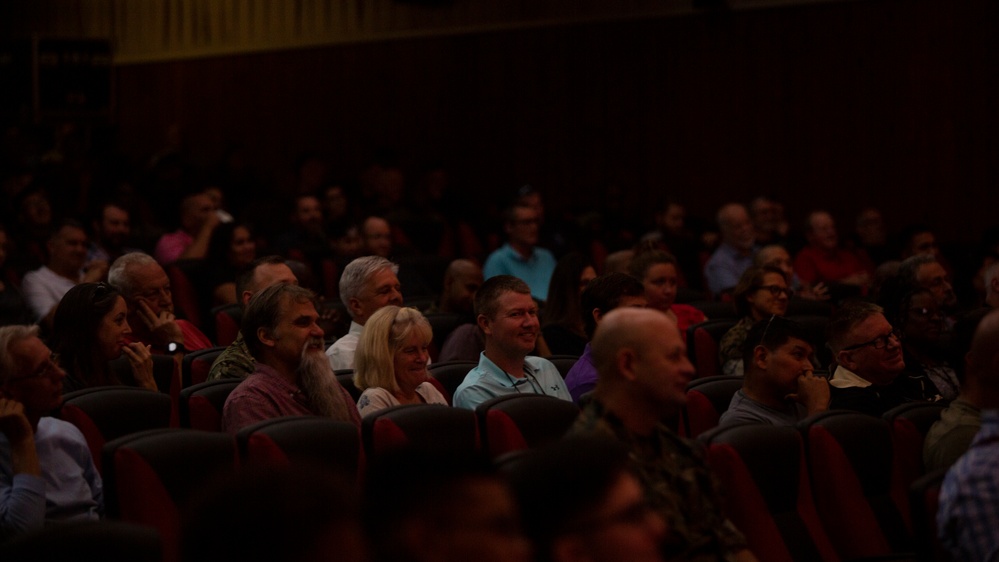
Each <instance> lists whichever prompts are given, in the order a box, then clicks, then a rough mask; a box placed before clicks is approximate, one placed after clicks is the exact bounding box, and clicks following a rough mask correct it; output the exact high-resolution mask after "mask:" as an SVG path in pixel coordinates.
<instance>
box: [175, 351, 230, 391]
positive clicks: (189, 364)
mask: <svg viewBox="0 0 999 562" xmlns="http://www.w3.org/2000/svg"><path fill="white" fill-rule="evenodd" d="M225 350H226V347H223V346H218V347H209V348H208V349H199V350H197V351H192V352H190V353H188V354H187V355H185V356H184V360H183V361H181V364H180V373H181V376H180V380H181V385H182V386H181V388H187V387H189V386H192V385H195V384H201V383H203V382H205V381H206V380H208V373H209V372H210V371H211V370H212V364H213V363H215V360H216V359H218V357H219V355H222V352H223V351H225Z"/></svg>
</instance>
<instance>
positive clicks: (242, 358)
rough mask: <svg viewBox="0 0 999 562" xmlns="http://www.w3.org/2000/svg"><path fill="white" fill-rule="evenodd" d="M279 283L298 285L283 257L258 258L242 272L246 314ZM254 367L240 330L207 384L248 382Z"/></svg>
mask: <svg viewBox="0 0 999 562" xmlns="http://www.w3.org/2000/svg"><path fill="white" fill-rule="evenodd" d="M278 283H288V284H290V285H297V284H298V279H297V278H296V277H295V274H294V273H292V272H291V268H290V267H288V266H287V265H286V264H285V263H284V260H283V259H282V258H281V256H276V255H270V256H264V257H262V258H258V259H256V260H254V261H253V263H251V264H250V265H249V266H247V267H246V268H245V269H243V270H242V271H240V272H239V275H237V276H236V293H237V294H239V302H240V304H241V305H242V307H243V311H244V312H245V311H246V306H247V305H248V304H249V303H250V299H251V298H252V297H253V295H255V294H257V293H258V292H260V291H262V290H263V289H266V288H267V287H270V286H271V285H277V284H278ZM254 363H255V361H254V359H253V356H252V355H250V350H249V349H247V347H246V338H245V337H244V336H243V331H242V330H240V331H239V333H238V334H237V335H236V339H235V340H234V341H233V342H232V343H231V344H229V347H227V348H225V350H224V351H222V353H220V354H219V356H218V357H216V358H215V362H213V363H212V368H211V370H210V371H209V372H208V379H207V380H210V381H212V380H217V379H227V378H239V379H245V378H246V377H248V376H249V375H250V373H252V372H253V364H254Z"/></svg>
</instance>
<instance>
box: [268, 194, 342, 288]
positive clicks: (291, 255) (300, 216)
mask: <svg viewBox="0 0 999 562" xmlns="http://www.w3.org/2000/svg"><path fill="white" fill-rule="evenodd" d="M274 247H275V251H276V253H278V254H280V255H282V256H284V257H285V258H286V259H289V260H295V261H300V262H302V263H304V264H305V265H307V266H308V267H309V270H310V274H311V276H313V278H316V279H318V276H319V272H321V271H322V267H321V263H322V260H323V259H324V258H327V257H329V254H330V248H331V246H330V243H329V240H328V239H327V238H326V232H325V231H324V230H323V211H322V206H321V205H320V204H319V199H317V198H316V196H314V195H311V194H309V193H300V194H298V195H296V196H295V198H294V201H293V204H292V208H291V229H290V230H288V231H287V232H284V233H283V234H280V235H279V236H278V237H277V239H276V240H275V241H274ZM299 281H303V280H302V279H301V278H300V279H299Z"/></svg>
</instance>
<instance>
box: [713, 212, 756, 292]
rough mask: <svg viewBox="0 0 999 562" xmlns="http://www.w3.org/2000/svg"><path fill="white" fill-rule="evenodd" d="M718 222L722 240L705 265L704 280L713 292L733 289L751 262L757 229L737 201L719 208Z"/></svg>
mask: <svg viewBox="0 0 999 562" xmlns="http://www.w3.org/2000/svg"><path fill="white" fill-rule="evenodd" d="M717 221H718V229H719V230H720V231H721V236H722V243H721V245H720V246H718V249H717V250H715V253H713V254H711V258H710V259H708V262H707V263H706V264H704V279H706V280H707V282H708V289H711V292H712V293H714V294H715V295H719V294H722V293H725V292H728V291H731V290H732V289H733V288H735V285H736V283H738V282H739V278H740V277H742V274H743V272H745V271H746V270H747V269H749V266H751V265H753V254H755V253H756V250H757V246H756V231H755V230H754V229H753V221H751V220H750V219H749V212H748V211H746V208H745V207H743V206H742V205H740V204H738V203H729V204H727V205H724V206H722V208H721V209H719V210H718V216H717Z"/></svg>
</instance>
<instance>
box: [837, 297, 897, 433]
mask: <svg viewBox="0 0 999 562" xmlns="http://www.w3.org/2000/svg"><path fill="white" fill-rule="evenodd" d="M828 335H829V340H828V344H829V348H830V349H831V350H832V352H833V357H834V358H835V361H836V364H837V367H836V370H835V372H834V373H833V377H832V380H830V381H829V384H830V386H831V387H832V388H831V389H830V390H831V394H832V400H831V402H830V404H829V407H830V408H831V409H844V410H856V411H858V412H863V413H866V414H871V415H874V416H881V414H884V413H885V412H886V411H888V410H889V409H891V408H893V407H895V406H898V405H899V404H901V403H902V402H904V401H905V394H904V389H903V388H902V385H901V384H898V383H897V380H898V375H899V374H900V373H901V372H902V370H903V369H905V361H904V360H903V359H902V345H901V343H900V342H899V339H898V334H897V333H896V331H895V329H894V328H892V325H891V324H889V323H888V320H887V319H886V318H885V316H884V313H883V311H882V309H881V307H880V306H877V305H875V304H871V303H867V302H849V303H846V304H844V305H843V306H841V307H840V308H839V310H837V311H836V314H834V315H833V317H832V319H831V320H830V321H829V327H828Z"/></svg>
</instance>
